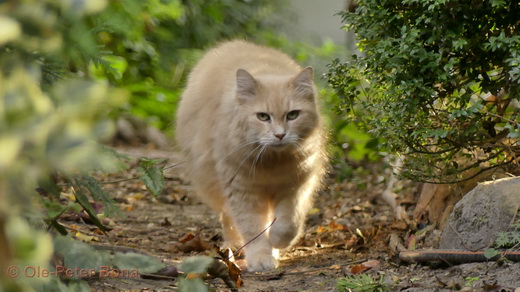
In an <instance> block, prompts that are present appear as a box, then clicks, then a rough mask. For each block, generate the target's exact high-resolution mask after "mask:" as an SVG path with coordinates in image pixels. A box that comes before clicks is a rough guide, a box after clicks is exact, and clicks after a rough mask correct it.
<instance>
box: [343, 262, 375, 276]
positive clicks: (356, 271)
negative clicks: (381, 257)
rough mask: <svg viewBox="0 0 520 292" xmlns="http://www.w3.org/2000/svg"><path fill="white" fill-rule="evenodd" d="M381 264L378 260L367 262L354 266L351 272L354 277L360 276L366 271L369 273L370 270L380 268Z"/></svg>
mask: <svg viewBox="0 0 520 292" xmlns="http://www.w3.org/2000/svg"><path fill="white" fill-rule="evenodd" d="M380 265H381V264H380V263H379V261H378V260H370V261H366V262H364V263H362V264H360V265H355V266H353V267H352V268H351V269H350V272H351V273H352V274H354V275H357V274H360V273H362V272H364V271H367V270H370V269H375V268H378V267H379V266H380Z"/></svg>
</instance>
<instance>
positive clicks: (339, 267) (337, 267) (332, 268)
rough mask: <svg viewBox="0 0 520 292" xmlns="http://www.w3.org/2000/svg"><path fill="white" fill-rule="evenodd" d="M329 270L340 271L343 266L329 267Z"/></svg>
mask: <svg viewBox="0 0 520 292" xmlns="http://www.w3.org/2000/svg"><path fill="white" fill-rule="evenodd" d="M329 269H331V270H339V269H341V266H340V265H332V266H330V267H329Z"/></svg>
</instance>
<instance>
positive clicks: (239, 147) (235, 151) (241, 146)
mask: <svg viewBox="0 0 520 292" xmlns="http://www.w3.org/2000/svg"><path fill="white" fill-rule="evenodd" d="M259 142H260V141H259V140H254V141H250V142H247V143H245V144H242V145H238V146H237V147H235V148H233V149H231V150H230V151H229V154H228V155H226V156H224V157H222V158H221V159H220V161H222V160H224V159H226V158H228V157H229V156H231V155H236V154H237V151H238V150H240V149H242V148H245V147H247V146H251V145H254V144H257V143H259ZM256 148H258V146H257V147H256Z"/></svg>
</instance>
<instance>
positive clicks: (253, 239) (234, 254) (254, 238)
mask: <svg viewBox="0 0 520 292" xmlns="http://www.w3.org/2000/svg"><path fill="white" fill-rule="evenodd" d="M274 222H276V217H275V218H274V220H273V222H271V224H269V226H267V227H266V228H265V229H264V230H263V231H262V232H260V233H259V234H258V235H257V236H255V237H253V238H252V239H251V240H249V241H248V242H246V243H245V244H244V245H242V246H241V247H240V248H239V249H237V250H236V251H235V252H234V253H233V255H232V256H230V257H229V258H231V257H234V256H236V255H238V252H239V251H241V250H242V249H243V248H244V247H246V246H247V245H248V244H250V243H251V242H253V241H255V240H256V239H257V238H258V237H260V235H262V234H264V233H265V232H266V231H267V230H269V228H271V226H273V224H274Z"/></svg>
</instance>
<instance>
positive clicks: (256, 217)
mask: <svg viewBox="0 0 520 292" xmlns="http://www.w3.org/2000/svg"><path fill="white" fill-rule="evenodd" d="M226 209H227V210H226V213H227V214H229V215H230V217H231V218H232V219H233V221H234V223H235V224H234V225H235V226H236V227H237V228H238V230H239V232H240V234H241V235H242V238H243V242H244V244H246V246H245V247H244V250H245V254H246V262H247V268H248V270H249V271H268V270H272V269H274V268H276V267H277V266H278V260H277V257H276V256H277V254H278V253H277V250H273V247H272V245H271V243H270V242H269V238H268V236H267V232H263V231H264V229H265V228H266V227H267V226H268V225H269V224H270V223H271V222H270V214H269V213H270V212H269V202H268V200H267V199H266V198H265V197H262V196H258V195H253V194H247V193H242V192H234V193H233V194H232V195H231V196H230V197H229V199H228V202H227V206H226ZM262 232H263V233H262Z"/></svg>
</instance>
